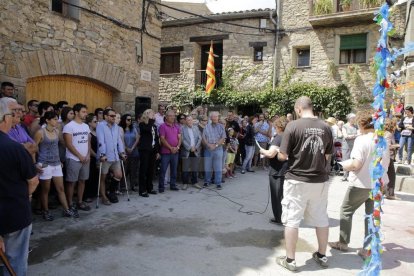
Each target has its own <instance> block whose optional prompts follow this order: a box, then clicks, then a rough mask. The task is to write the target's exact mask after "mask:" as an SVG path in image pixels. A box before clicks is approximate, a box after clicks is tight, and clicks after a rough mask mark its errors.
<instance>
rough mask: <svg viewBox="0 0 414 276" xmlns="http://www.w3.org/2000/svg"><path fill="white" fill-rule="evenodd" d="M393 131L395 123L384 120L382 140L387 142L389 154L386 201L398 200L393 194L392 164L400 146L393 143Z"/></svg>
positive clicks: (393, 168) (390, 120)
mask: <svg viewBox="0 0 414 276" xmlns="http://www.w3.org/2000/svg"><path fill="white" fill-rule="evenodd" d="M395 129H396V123H395V121H394V120H392V119H390V118H387V119H385V126H384V130H385V134H384V138H385V140H387V144H388V148H389V153H390V164H389V166H388V172H387V173H388V179H389V181H390V182H388V185H387V187H386V191H385V194H386V198H387V199H399V198H398V197H396V196H395V194H394V189H395V167H394V162H395V156H396V150H397V149H398V148H399V147H400V145H399V144H398V143H396V142H395V138H394V131H395Z"/></svg>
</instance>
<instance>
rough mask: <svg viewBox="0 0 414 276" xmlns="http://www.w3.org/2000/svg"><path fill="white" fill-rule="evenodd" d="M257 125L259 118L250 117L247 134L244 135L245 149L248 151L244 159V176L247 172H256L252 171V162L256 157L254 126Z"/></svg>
mask: <svg viewBox="0 0 414 276" xmlns="http://www.w3.org/2000/svg"><path fill="white" fill-rule="evenodd" d="M256 123H257V117H255V116H250V117H249V120H248V124H247V127H246V134H245V135H244V147H245V149H246V158H244V161H243V166H242V171H241V173H242V174H244V173H246V171H248V172H254V171H253V170H252V160H253V156H254V150H255V146H256V145H255V141H254V135H255V133H254V125H255V124H256Z"/></svg>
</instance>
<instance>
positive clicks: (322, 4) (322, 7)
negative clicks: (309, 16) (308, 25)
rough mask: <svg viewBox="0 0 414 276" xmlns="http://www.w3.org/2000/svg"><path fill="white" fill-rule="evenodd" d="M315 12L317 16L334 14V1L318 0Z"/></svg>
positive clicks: (314, 8) (315, 4)
mask: <svg viewBox="0 0 414 276" xmlns="http://www.w3.org/2000/svg"><path fill="white" fill-rule="evenodd" d="M313 11H314V14H315V15H320V14H329V13H332V11H333V2H332V0H316V1H315V3H314V7H313Z"/></svg>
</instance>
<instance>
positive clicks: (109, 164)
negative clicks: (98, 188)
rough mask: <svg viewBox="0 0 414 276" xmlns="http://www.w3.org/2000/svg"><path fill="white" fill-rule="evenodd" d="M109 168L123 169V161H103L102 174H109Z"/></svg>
mask: <svg viewBox="0 0 414 276" xmlns="http://www.w3.org/2000/svg"><path fill="white" fill-rule="evenodd" d="M109 170H112V171H113V172H114V171H117V170H119V171H120V170H121V162H120V161H106V162H103V163H102V171H101V173H102V174H108V172H109Z"/></svg>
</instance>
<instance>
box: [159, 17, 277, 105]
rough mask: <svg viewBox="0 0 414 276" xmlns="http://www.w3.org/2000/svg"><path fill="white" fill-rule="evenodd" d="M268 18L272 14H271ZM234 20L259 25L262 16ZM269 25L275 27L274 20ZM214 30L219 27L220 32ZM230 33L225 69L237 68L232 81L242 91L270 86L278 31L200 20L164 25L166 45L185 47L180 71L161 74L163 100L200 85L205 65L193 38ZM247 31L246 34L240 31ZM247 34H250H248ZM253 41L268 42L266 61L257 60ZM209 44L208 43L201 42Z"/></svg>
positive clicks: (264, 57) (224, 55)
mask: <svg viewBox="0 0 414 276" xmlns="http://www.w3.org/2000/svg"><path fill="white" fill-rule="evenodd" d="M267 17H268V16H267ZM231 22H232V23H236V24H237V23H238V24H243V25H249V26H252V27H256V28H257V27H258V26H259V18H253V19H251V18H247V19H239V20H232V21H231ZM267 27H268V28H273V25H272V23H271V22H270V20H268V21H267ZM211 29H219V30H222V31H223V32H218V31H215V30H211ZM227 32H228V33H229V39H224V40H223V57H222V58H223V70H224V71H225V70H226V68H227V69H229V68H235V69H236V70H234V73H233V74H232V75H231V76H230V80H231V81H232V82H233V84H234V85H235V86H236V87H237V88H238V89H240V90H246V91H251V90H256V89H258V88H260V87H263V86H264V85H266V84H267V83H268V82H269V81H271V79H272V72H273V70H272V66H273V51H274V33H270V32H262V31H259V30H254V29H246V28H243V27H238V26H230V25H225V24H220V23H214V24H211V23H210V24H207V23H199V24H196V25H190V26H178V27H163V28H162V42H161V46H162V47H176V46H183V48H184V50H183V51H182V52H181V56H180V58H181V59H180V65H181V66H180V73H179V74H161V76H160V90H159V92H160V100H162V101H165V102H169V101H170V100H171V97H172V96H173V95H175V94H176V93H178V92H180V91H183V90H184V91H193V90H194V89H195V87H196V85H198V83H197V82H198V81H197V70H205V68H201V61H200V59H201V54H202V53H201V51H200V49H201V46H200V43H197V42H190V37H197V36H211V35H223V33H227ZM237 33H243V34H237ZM245 34H246V35H245ZM249 42H266V43H267V46H265V47H264V48H263V51H264V53H263V61H261V62H255V61H253V51H254V49H253V47H251V46H249ZM206 43H207V44H208V42H204V43H201V44H206Z"/></svg>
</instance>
